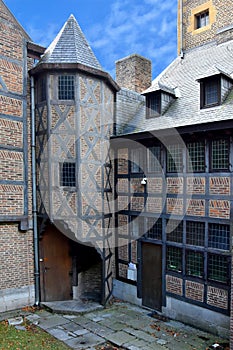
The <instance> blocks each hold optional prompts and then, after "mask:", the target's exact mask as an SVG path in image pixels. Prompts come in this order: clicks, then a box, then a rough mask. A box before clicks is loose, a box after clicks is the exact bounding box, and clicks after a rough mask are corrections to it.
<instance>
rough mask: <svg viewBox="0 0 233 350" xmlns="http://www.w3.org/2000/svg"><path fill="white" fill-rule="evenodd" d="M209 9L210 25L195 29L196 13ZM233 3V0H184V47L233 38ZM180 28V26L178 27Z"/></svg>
mask: <svg viewBox="0 0 233 350" xmlns="http://www.w3.org/2000/svg"><path fill="white" fill-rule="evenodd" d="M205 9H209V14H210V25H208V26H206V27H203V28H200V29H197V30H195V13H200V12H202V11H203V10H205ZM232 11H233V3H232V1H231V0H224V1H222V0H209V1H208V0H192V1H190V0H184V1H183V48H184V50H188V49H191V48H193V47H195V46H199V45H203V44H204V43H207V42H211V41H213V40H216V41H218V42H223V41H227V40H231V39H232V38H233V30H232V29H230V27H231V26H232V16H231V13H232ZM178 28H179V27H178Z"/></svg>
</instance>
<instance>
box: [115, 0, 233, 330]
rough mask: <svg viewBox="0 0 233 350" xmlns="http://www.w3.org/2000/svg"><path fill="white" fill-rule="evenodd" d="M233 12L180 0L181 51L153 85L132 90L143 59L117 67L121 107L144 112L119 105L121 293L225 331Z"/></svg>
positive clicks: (225, 5)
mask: <svg viewBox="0 0 233 350" xmlns="http://www.w3.org/2000/svg"><path fill="white" fill-rule="evenodd" d="M232 9H233V3H232V1H229V2H228V1H226V2H223V1H215V0H212V1H204V0H198V1H185V0H184V1H179V4H178V57H177V58H176V59H175V60H174V61H173V62H172V63H171V64H170V65H169V66H168V67H167V68H166V69H165V71H164V72H162V73H161V74H160V75H159V76H158V77H157V78H156V79H155V80H153V81H152V83H151V84H150V86H149V87H147V88H146V89H145V87H144V86H142V88H141V90H140V88H139V87H138V86H137V87H136V85H135V89H134V90H135V92H134V93H133V92H132V91H131V92H128V90H127V89H131V90H132V86H133V84H134V82H132V81H131V75H127V72H128V71H129V70H130V69H131V68H129V67H128V66H130V64H132V62H133V61H134V60H135V59H134V58H133V57H132V60H131V63H129V57H127V58H126V59H125V60H124V59H121V60H120V61H118V62H117V63H116V65H117V75H116V81H117V83H118V84H119V85H120V86H121V87H122V89H121V90H120V91H119V93H118V94H117V106H118V104H119V105H121V104H123V103H124V100H125V96H126V95H128V96H129V97H128V101H129V99H131V102H132V104H133V106H134V107H135V111H134V113H133V112H132V110H130V113H129V114H127V113H125V110H122V109H121V108H118V113H117V121H116V124H117V126H116V130H117V133H116V135H115V137H113V138H112V146H113V148H114V149H115V159H118V162H117V165H116V169H115V191H116V192H115V195H116V197H117V200H118V203H117V205H118V210H117V215H116V225H117V227H118V239H119V244H118V247H117V248H116V280H114V295H115V296H117V297H120V298H125V299H127V300H129V301H134V302H135V303H138V304H139V305H144V306H147V307H150V308H152V309H156V310H160V311H162V312H163V314H165V315H167V316H169V317H171V318H176V319H179V320H181V321H185V322H187V323H189V324H193V325H197V324H198V326H199V327H202V328H204V329H206V330H211V331H214V332H216V333H219V334H222V335H223V334H224V335H228V334H229V321H230V319H229V316H230V308H231V306H230V305H231V233H232V232H231V231H232V225H231V223H232V194H233V193H232V189H233V188H232V160H233V158H232V157H233V152H232V132H233V129H232V127H233V123H232V97H233V95H232V83H233V80H232V78H233V77H232V62H233V60H232V58H233V57H232V48H233V40H232V39H233V23H232V17H231V15H230V13H231V11H232ZM140 59H141V58H140ZM147 63H148V62H147ZM135 66H136V65H135ZM144 67H147V68H146V69H145V71H144V73H142V74H143V79H142V81H145V80H146V79H145V75H147V76H148V75H149V74H150V71H149V69H148V66H146V64H144ZM131 70H132V69H131ZM126 77H127V78H128V81H127V79H126ZM137 78H138V81H140V80H141V79H140V77H137ZM139 92H140V95H139ZM142 97H143V98H144V100H143V98H142ZM133 101H134V102H133ZM143 103H144V105H143ZM143 106H144V107H143ZM143 108H144V109H143ZM125 115H127V116H128V119H127V120H126V118H125ZM135 238H138V240H137V243H135Z"/></svg>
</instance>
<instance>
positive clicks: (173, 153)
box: [167, 144, 183, 172]
mask: <svg viewBox="0 0 233 350" xmlns="http://www.w3.org/2000/svg"><path fill="white" fill-rule="evenodd" d="M167 171H168V172H182V171H183V147H182V146H181V145H180V144H177V145H170V146H168V147H167Z"/></svg>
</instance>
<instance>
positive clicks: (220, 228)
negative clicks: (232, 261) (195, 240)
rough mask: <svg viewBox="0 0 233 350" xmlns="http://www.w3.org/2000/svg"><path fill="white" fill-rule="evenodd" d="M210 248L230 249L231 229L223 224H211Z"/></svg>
mask: <svg viewBox="0 0 233 350" xmlns="http://www.w3.org/2000/svg"><path fill="white" fill-rule="evenodd" d="M208 246H209V247H210V248H216V249H223V250H228V251H229V249H230V227H229V225H222V224H209V237H208Z"/></svg>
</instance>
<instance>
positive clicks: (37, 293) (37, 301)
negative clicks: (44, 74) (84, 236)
mask: <svg viewBox="0 0 233 350" xmlns="http://www.w3.org/2000/svg"><path fill="white" fill-rule="evenodd" d="M31 142H32V145H31V151H32V215H33V243H34V276H35V305H36V306H39V305H40V268H39V238H38V229H37V205H36V127H35V85H34V77H31Z"/></svg>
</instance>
